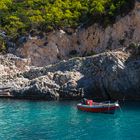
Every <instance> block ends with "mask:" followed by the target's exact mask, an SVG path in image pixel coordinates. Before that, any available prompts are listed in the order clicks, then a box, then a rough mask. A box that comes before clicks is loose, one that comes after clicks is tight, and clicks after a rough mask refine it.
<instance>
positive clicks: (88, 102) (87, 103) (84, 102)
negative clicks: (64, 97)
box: [81, 98, 93, 105]
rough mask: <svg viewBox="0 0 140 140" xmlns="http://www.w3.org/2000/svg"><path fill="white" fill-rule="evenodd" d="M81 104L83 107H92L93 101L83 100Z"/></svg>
mask: <svg viewBox="0 0 140 140" xmlns="http://www.w3.org/2000/svg"><path fill="white" fill-rule="evenodd" d="M81 103H82V104H84V105H93V100H88V99H86V98H83V100H82V102H81Z"/></svg>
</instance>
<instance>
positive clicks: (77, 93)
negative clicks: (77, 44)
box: [0, 45, 140, 100]
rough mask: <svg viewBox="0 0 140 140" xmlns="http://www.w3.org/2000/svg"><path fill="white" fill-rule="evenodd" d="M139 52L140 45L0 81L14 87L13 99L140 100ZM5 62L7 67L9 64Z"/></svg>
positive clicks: (63, 62)
mask: <svg viewBox="0 0 140 140" xmlns="http://www.w3.org/2000/svg"><path fill="white" fill-rule="evenodd" d="M139 55H140V45H139V46H135V47H134V46H133V47H129V48H127V49H125V50H120V51H108V52H104V53H101V54H98V55H94V56H89V57H76V58H73V59H70V60H67V61H61V62H59V63H57V64H54V65H49V66H45V67H30V68H29V69H27V68H26V69H25V70H23V71H20V72H18V71H17V72H16V73H14V72H13V74H12V75H11V74H10V72H9V74H7V73H6V74H4V75H3V76H1V77H0V83H1V86H3V87H10V89H9V94H10V96H12V97H13V98H22V99H25V98H27V99H45V100H56V99H57V100H61V99H79V98H81V97H83V96H85V97H88V98H90V97H94V99H96V98H100V99H115V100H116V99H124V98H125V99H131V100H132V99H135V100H136V99H140V93H139V91H140V86H139V83H140V76H139V75H140V57H139ZM14 61H15V59H14ZM14 61H13V62H14ZM21 61H22V59H21ZM6 62H7V61H6ZM2 65H3V67H5V63H2ZM15 68H16V67H15ZM11 72H12V70H11ZM82 91H83V92H82Z"/></svg>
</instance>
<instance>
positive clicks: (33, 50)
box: [16, 1, 140, 66]
mask: <svg viewBox="0 0 140 140" xmlns="http://www.w3.org/2000/svg"><path fill="white" fill-rule="evenodd" d="M139 34H140V2H139V1H136V3H135V7H134V9H133V10H132V11H131V12H129V13H128V14H127V15H126V16H124V17H117V19H116V22H115V23H114V24H113V25H109V26H107V27H106V28H105V27H102V26H100V25H98V24H93V25H91V26H89V27H87V28H84V27H79V28H77V29H76V30H72V29H71V30H67V31H66V32H65V31H63V30H57V31H54V32H51V33H47V34H45V33H44V34H43V35H42V36H34V37H32V36H29V37H28V38H26V41H25V42H24V43H23V44H22V45H21V44H20V47H19V48H18V49H17V50H16V55H18V56H23V57H26V58H31V64H32V65H35V66H45V65H48V64H51V63H56V62H58V61H60V60H63V59H68V58H71V57H74V56H87V55H92V54H97V53H101V52H104V51H107V50H114V49H117V48H122V47H127V46H128V45H129V44H130V43H131V42H136V43H138V42H139V41H140V35H139Z"/></svg>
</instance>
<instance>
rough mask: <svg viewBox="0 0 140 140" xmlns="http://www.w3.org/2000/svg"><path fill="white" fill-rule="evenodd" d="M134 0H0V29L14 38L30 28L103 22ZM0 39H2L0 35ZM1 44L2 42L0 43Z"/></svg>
mask: <svg viewBox="0 0 140 140" xmlns="http://www.w3.org/2000/svg"><path fill="white" fill-rule="evenodd" d="M133 2H134V0H0V29H1V31H5V32H6V34H7V36H9V37H10V38H12V39H16V38H18V37H19V36H21V35H26V34H28V33H29V32H30V31H32V30H34V29H35V30H37V31H46V32H47V31H50V30H53V29H58V28H66V27H77V26H79V25H83V24H85V23H87V22H88V21H89V20H91V19H92V20H93V21H94V22H95V21H101V20H104V21H105V23H108V22H109V21H111V20H113V19H114V18H115V17H116V16H117V15H122V14H123V13H124V11H127V10H126V9H131V6H132V3H133ZM0 42H2V40H1V39H0ZM1 44H3V42H2V43H1Z"/></svg>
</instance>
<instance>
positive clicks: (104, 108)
mask: <svg viewBox="0 0 140 140" xmlns="http://www.w3.org/2000/svg"><path fill="white" fill-rule="evenodd" d="M77 108H78V110H81V111H87V112H94V113H114V112H115V110H116V109H118V108H119V105H118V104H112V105H109V104H105V105H92V106H90V105H82V104H78V105H77Z"/></svg>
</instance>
